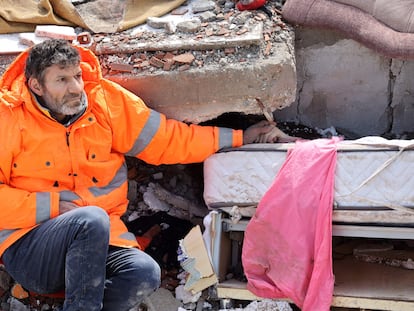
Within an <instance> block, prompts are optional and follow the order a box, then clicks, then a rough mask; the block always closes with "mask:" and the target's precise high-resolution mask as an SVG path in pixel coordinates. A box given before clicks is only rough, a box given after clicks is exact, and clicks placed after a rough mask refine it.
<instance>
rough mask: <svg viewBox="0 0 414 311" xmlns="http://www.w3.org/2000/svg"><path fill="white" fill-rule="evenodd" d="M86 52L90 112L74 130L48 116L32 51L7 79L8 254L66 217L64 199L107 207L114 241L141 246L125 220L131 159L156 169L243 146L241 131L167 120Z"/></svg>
mask: <svg viewBox="0 0 414 311" xmlns="http://www.w3.org/2000/svg"><path fill="white" fill-rule="evenodd" d="M79 51H80V53H81V58H82V63H81V68H82V75H83V79H84V82H85V91H86V94H87V98H88V108H87V110H86V111H85V113H84V114H83V115H82V116H81V117H80V118H79V119H77V120H76V121H75V122H74V123H73V124H71V125H70V126H68V127H65V126H63V125H62V124H60V123H59V122H57V121H55V120H54V119H52V118H51V117H50V116H48V115H46V114H45V113H44V112H42V111H41V110H40V109H39V108H38V106H37V104H36V100H35V98H34V97H33V96H32V94H31V92H30V91H29V89H28V88H27V86H26V83H25V78H24V64H25V61H26V58H27V51H26V52H23V53H22V54H21V55H19V56H18V57H17V58H16V60H15V61H14V62H13V63H12V64H11V65H10V67H9V68H8V69H7V71H6V72H5V73H4V74H3V76H2V78H1V79H0V144H1V146H0V202H1V203H0V255H1V254H2V253H3V252H4V250H5V249H6V248H7V247H8V246H9V245H11V244H12V243H13V242H14V241H16V240H17V239H18V238H20V237H21V236H22V235H23V234H25V233H26V232H28V231H29V230H31V229H32V228H34V227H35V226H36V225H38V224H40V223H42V222H44V221H46V220H48V219H50V218H53V217H56V216H58V214H59V200H62V201H72V202H75V203H76V204H78V205H79V206H87V205H95V206H99V207H101V208H103V209H105V210H106V211H107V213H108V214H109V216H110V219H111V238H110V243H111V244H112V245H116V246H123V247H139V246H138V244H137V242H136V239H135V237H134V236H133V235H132V234H131V233H128V232H127V229H126V227H125V225H124V224H123V222H122V221H121V218H120V217H121V216H122V215H123V214H124V213H125V211H126V208H127V205H128V201H127V188H128V185H127V167H126V164H125V159H124V156H125V155H127V156H135V157H137V158H139V159H142V160H143V161H145V162H147V163H150V164H154V165H158V164H174V163H183V164H185V163H195V162H202V161H204V160H205V159H206V158H207V157H208V156H209V155H211V154H212V153H214V152H216V151H217V150H219V149H220V148H223V147H231V146H240V145H241V144H242V140H243V138H242V131H239V130H231V129H226V128H219V127H210V126H198V125H187V124H185V123H182V122H178V121H175V120H169V119H166V117H165V116H164V115H163V114H160V113H158V112H156V111H154V110H151V109H149V108H148V107H147V106H146V105H145V104H144V102H143V101H142V100H141V99H140V98H139V97H137V96H136V95H134V94H132V93H131V92H129V91H127V90H125V89H124V88H122V87H121V86H119V85H117V84H115V83H113V82H111V81H109V80H107V79H104V78H103V77H102V74H101V71H100V65H99V63H98V60H97V58H96V57H95V55H94V54H93V53H92V52H91V51H89V50H87V49H83V48H79Z"/></svg>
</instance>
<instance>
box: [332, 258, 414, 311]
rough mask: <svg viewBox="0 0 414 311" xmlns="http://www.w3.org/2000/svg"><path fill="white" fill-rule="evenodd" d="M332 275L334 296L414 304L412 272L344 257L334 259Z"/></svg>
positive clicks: (413, 274) (413, 273)
mask: <svg viewBox="0 0 414 311" xmlns="http://www.w3.org/2000/svg"><path fill="white" fill-rule="evenodd" d="M334 274H335V295H339V296H346V297H363V298H373V299H384V300H396V301H408V302H412V303H414V295H413V293H414V270H408V269H403V268H396V267H391V266H387V265H382V264H377V263H369V262H364V261H361V260H357V259H355V258H354V257H353V256H346V257H345V258H344V259H336V260H334ZM413 310H414V309H413Z"/></svg>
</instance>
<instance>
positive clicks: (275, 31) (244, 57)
mask: <svg viewBox="0 0 414 311" xmlns="http://www.w3.org/2000/svg"><path fill="white" fill-rule="evenodd" d="M282 2H283V1H268V3H267V4H266V6H265V7H264V8H263V10H260V9H259V10H253V11H249V10H246V11H239V10H237V9H236V8H235V3H234V2H233V1H230V0H227V1H226V0H216V1H195V2H192V3H191V5H190V4H184V5H183V6H182V7H179V8H177V9H176V10H175V11H174V12H172V13H171V14H170V17H171V18H168V17H165V18H157V17H153V18H148V20H147V23H146V25H145V27H143V26H142V27H137V28H134V29H130V30H126V31H124V32H122V33H116V34H95V35H94V36H93V41H94V44H93V45H92V46H91V47H90V48H91V49H92V50H93V51H94V52H95V53H96V54H97V55H98V56H99V58H100V61H101V64H102V68H103V73H104V75H106V74H109V75H110V74H117V73H119V72H130V73H133V74H139V73H145V74H152V73H154V74H155V73H157V72H159V71H170V70H181V71H183V70H188V69H190V68H200V67H203V66H206V65H212V66H223V65H224V64H233V63H245V62H253V61H256V60H257V59H258V58H264V57H267V56H269V55H272V53H274V52H275V51H276V49H274V46H275V45H276V44H278V43H281V42H284V43H285V44H288V45H289V46H291V47H292V51H293V46H292V44H293V43H292V42H291V38H292V37H293V28H292V26H290V25H289V24H286V23H285V22H284V21H283V20H282V16H281V11H280V10H281V7H282ZM174 15H179V16H180V21H179V22H174V20H173V17H174ZM187 15H188V17H187Z"/></svg>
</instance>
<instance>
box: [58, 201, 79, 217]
mask: <svg viewBox="0 0 414 311" xmlns="http://www.w3.org/2000/svg"><path fill="white" fill-rule="evenodd" d="M78 207H79V206H77V205H76V204H75V203H72V202H69V201H59V215H60V214H64V213H66V212H69V211H71V210H73V209H75V208H78Z"/></svg>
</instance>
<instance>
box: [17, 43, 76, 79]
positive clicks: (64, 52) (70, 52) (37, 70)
mask: <svg viewBox="0 0 414 311" xmlns="http://www.w3.org/2000/svg"><path fill="white" fill-rule="evenodd" d="M79 63H80V55H79V51H78V50H77V49H76V48H75V47H74V46H72V44H71V43H69V41H67V40H63V39H50V40H46V41H43V42H42V43H39V44H36V45H35V46H33V47H32V48H31V49H30V51H29V56H28V58H27V60H26V68H25V72H24V73H25V76H26V79H27V80H28V79H29V78H35V79H38V80H39V82H40V83H43V79H44V73H45V70H46V69H47V68H49V67H50V66H52V65H58V66H60V67H62V68H64V67H67V66H74V65H78V64H79Z"/></svg>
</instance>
